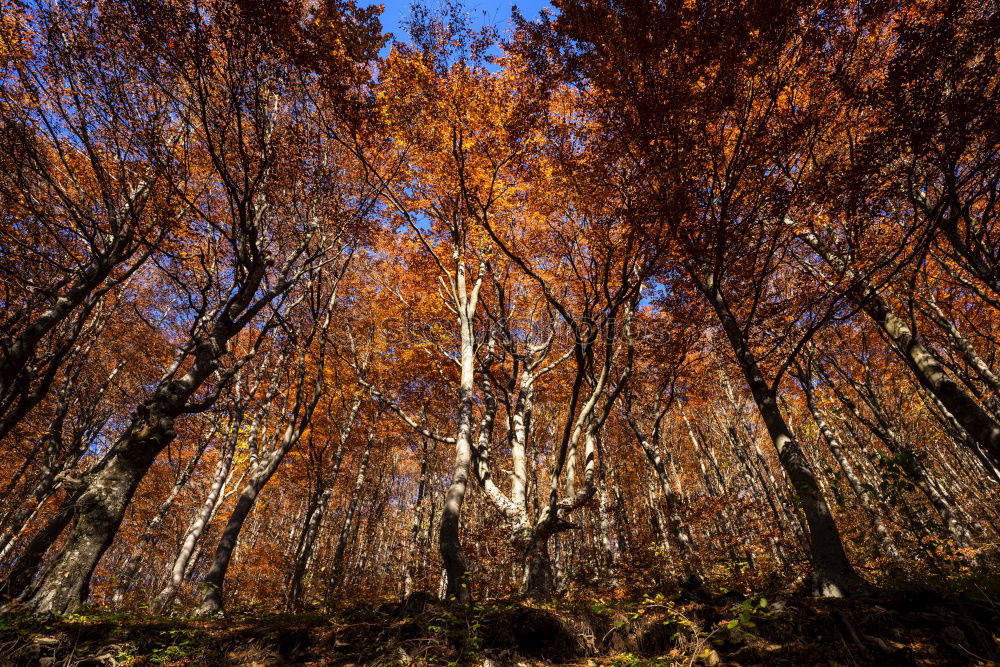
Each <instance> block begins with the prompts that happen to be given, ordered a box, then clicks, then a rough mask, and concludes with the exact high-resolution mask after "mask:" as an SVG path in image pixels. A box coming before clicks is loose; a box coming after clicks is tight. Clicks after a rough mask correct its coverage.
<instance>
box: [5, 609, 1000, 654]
mask: <svg viewBox="0 0 1000 667" xmlns="http://www.w3.org/2000/svg"><path fill="white" fill-rule="evenodd" d="M998 623H1000V606H997V605H995V604H994V603H993V602H991V601H990V600H987V599H982V598H980V599H976V598H973V597H963V598H947V597H942V596H939V595H937V594H932V593H891V594H890V593H880V594H875V595H872V596H869V597H864V598H858V599H852V600H849V601H845V600H820V599H815V598H812V597H809V596H808V595H806V594H804V593H797V594H786V595H775V596H772V598H771V599H768V598H767V597H764V596H762V595H752V596H750V597H747V596H745V595H741V594H737V593H728V592H727V593H718V592H716V593H711V594H709V593H706V592H703V591H695V592H688V593H686V594H674V595H672V596H667V595H662V594H657V595H649V596H646V597H644V598H643V599H641V600H632V601H625V600H615V601H610V600H605V599H600V598H590V599H580V600H576V601H560V602H557V603H553V604H548V605H532V604H528V603H524V602H516V601H503V600H493V601H487V602H483V603H480V604H475V605H472V606H471V607H467V606H462V607H456V606H454V605H444V604H441V603H438V602H436V601H434V600H433V599H432V598H431V597H430V596H428V595H422V594H417V595H415V596H411V598H410V599H408V600H407V601H406V603H402V604H401V603H385V604H383V605H381V606H378V607H376V606H373V605H369V606H367V607H361V606H358V607H354V608H345V609H344V610H343V611H341V612H339V613H336V614H333V615H270V616H259V615H250V614H242V615H241V614H234V615H233V616H232V617H230V618H227V619H224V620H223V619H219V620H198V619H185V618H176V617H153V616H143V615H139V614H121V613H99V612H96V611H95V612H92V613H88V614H86V615H75V616H70V617H66V618H63V619H59V620H49V621H45V620H39V619H35V618H31V617H28V616H23V615H16V614H14V615H10V614H9V615H7V616H3V617H0V664H2V665H8V664H11V665H52V666H53V667H54V666H57V665H58V666H62V665H66V666H71V665H76V666H80V667H82V666H85V665H89V666H97V665H102V666H104V665H114V666H122V665H310V664H312V665H327V664H335V665H342V664H343V665H346V664H356V665H398V664H403V665H405V664H412V665H422V664H452V665H483V666H491V667H499V666H501V665H503V666H505V665H525V666H528V665H530V666H535V665H581V666H582V665H588V666H596V665H621V666H625V665H675V664H680V665H872V664H878V665H913V664H917V665H967V664H977V665H991V664H1000V645H998V642H1000V631H998V628H1000V624H998Z"/></svg>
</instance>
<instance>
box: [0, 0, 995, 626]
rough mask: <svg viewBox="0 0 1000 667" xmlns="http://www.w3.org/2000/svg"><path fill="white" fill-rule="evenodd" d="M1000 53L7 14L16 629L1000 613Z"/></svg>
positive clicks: (916, 5) (677, 36) (363, 19)
mask: <svg viewBox="0 0 1000 667" xmlns="http://www.w3.org/2000/svg"><path fill="white" fill-rule="evenodd" d="M998 43H1000V21H998V18H997V15H996V11H995V6H994V5H992V4H991V3H986V2H983V3H979V2H971V1H950V0H912V1H908V2H897V3H887V2H875V3H868V2H849V1H844V2H841V1H839V0H831V1H828V2H813V3H791V2H789V3H783V2H772V1H766V2H765V1H760V2H757V1H754V0H746V1H741V2H737V1H729V0H721V1H719V0H717V1H708V0H704V1H694V2H687V1H685V2H676V3H655V2H643V1H638V0H637V1H632V0H628V1H623V2H603V1H601V0H587V1H584V0H555V2H554V3H553V8H552V9H551V10H546V11H545V12H543V13H542V14H541V16H539V17H538V18H536V19H532V20H528V19H525V18H523V17H520V16H518V15H516V14H515V17H514V20H513V21H512V23H511V25H509V26H500V27H497V28H489V29H484V30H473V29H472V28H471V27H470V24H469V22H468V20H467V18H466V16H465V14H464V12H463V10H462V8H461V7H458V6H452V5H449V6H447V7H446V8H445V9H444V10H442V11H437V10H430V9H427V8H422V7H415V8H414V10H413V12H412V14H411V23H410V26H409V35H408V36H405V37H400V38H398V39H390V38H389V36H388V35H384V34H383V29H382V27H381V24H380V23H379V8H377V7H376V8H366V7H361V6H358V5H356V4H355V3H354V2H353V1H348V0H345V1H339V0H338V1H325V0H324V1H319V2H299V1H297V0H295V1H293V0H281V1H280V2H262V1H261V2H258V1H256V0H210V1H208V2H200V1H199V2H188V1H187V0H124V1H122V0H115V1H105V0H59V1H55V0H52V1H49V0H43V1H40V2H25V3H22V2H18V1H16V0H0V303H2V310H0V325H2V331H0V470H2V473H3V474H2V475H0V486H2V491H0V592H2V593H3V595H4V600H5V602H6V603H7V605H8V607H7V609H8V610H10V609H20V610H28V611H30V612H38V613H54V614H58V615H63V614H68V613H72V612H74V611H77V610H79V609H80V607H81V605H84V604H93V605H97V606H101V607H109V608H118V609H139V608H145V607H147V606H150V607H152V608H153V609H155V610H156V611H158V612H162V613H173V612H174V611H182V612H185V613H186V612H197V613H199V614H201V615H205V616H214V615H219V614H222V613H223V612H224V611H225V610H269V611H286V612H293V611H302V610H327V609H331V608H334V607H336V606H337V605H338V604H340V603H342V602H343V601H345V600H355V599H359V598H360V599H365V600H382V599H386V598H405V597H407V596H412V595H411V594H413V593H415V592H417V591H430V592H432V593H433V594H434V595H441V596H442V597H445V598H455V599H457V600H460V601H466V602H468V601H471V600H479V599H487V598H498V597H509V596H524V597H527V598H533V599H550V598H553V597H564V598H565V597H570V598H572V597H573V596H582V595H601V596H604V597H605V598H613V597H628V596H635V595H641V594H643V593H646V592H650V591H663V590H673V589H678V588H681V587H684V588H686V589H697V588H699V587H703V586H712V585H725V586H729V587H734V586H736V587H743V588H745V589H746V590H752V589H754V588H755V587H758V586H773V585H775V582H779V585H781V586H787V587H792V586H798V585H802V586H805V587H807V588H808V590H809V591H810V592H812V593H814V594H816V595H820V596H828V597H843V596H854V595H864V594H867V593H870V592H871V591H872V590H874V589H875V588H893V587H900V586H903V587H905V586H907V585H912V584H914V583H915V582H921V583H922V584H924V585H929V586H931V587H934V588H938V589H940V590H947V591H953V592H954V591H973V590H976V589H978V590H980V591H983V590H985V589H989V588H990V587H995V585H996V581H995V573H996V566H997V562H998V560H997V559H998V557H1000V554H998V553H997V551H996V545H997V543H998V539H1000V532H998V530H1000V528H998V525H1000V524H998V521H1000V517H998V514H997V506H998V500H1000V356H998V355H1000V231H998V229H1000V227H998V223H997V220H996V212H997V198H998V175H1000V155H998V131H1000V118H998V117H997V110H998V108H1000V99H998V97H1000V91H998V78H1000V74H998V73H1000V67H998V63H997V48H996V45H997V44H998Z"/></svg>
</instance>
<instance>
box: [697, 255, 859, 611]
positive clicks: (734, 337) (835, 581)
mask: <svg viewBox="0 0 1000 667" xmlns="http://www.w3.org/2000/svg"><path fill="white" fill-rule="evenodd" d="M714 279H715V277H714V276H711V275H710V276H709V277H708V281H707V282H705V281H702V280H701V279H698V278H696V280H697V282H698V286H699V287H700V288H701V289H702V291H703V293H704V294H705V296H706V298H707V299H708V300H709V302H710V303H711V305H712V307H713V309H714V310H715V312H716V315H717V316H718V318H719V321H720V323H721V324H722V328H723V330H724V331H725V332H726V336H727V337H728V339H729V344H730V345H731V346H732V349H733V353H734V354H735V356H736V359H737V361H738V363H739V366H740V370H742V371H743V376H744V378H745V379H746V381H747V384H748V385H749V386H750V393H751V394H752V396H753V398H754V402H755V403H756V404H757V409H758V410H759V411H760V415H761V418H762V419H763V420H764V424H765V425H766V427H767V432H768V434H769V435H770V436H771V441H772V442H773V443H774V446H775V449H777V451H778V460H779V462H780V463H781V466H782V468H783V469H784V471H785V473H786V474H787V475H788V478H789V480H790V481H791V485H792V489H793V490H794V493H795V497H796V500H797V501H798V503H799V504H800V505H801V507H802V510H803V511H804V512H805V515H806V522H807V523H808V526H809V538H810V555H811V561H812V566H813V590H814V592H815V593H816V594H817V595H822V596H825V597H843V596H845V595H849V594H850V593H852V592H854V591H857V590H860V589H862V588H864V587H865V583H864V581H863V580H862V579H861V577H859V576H858V574H857V573H856V572H855V571H854V568H853V567H852V566H851V563H850V561H849V560H848V559H847V553H846V552H845V551H844V545H843V543H842V542H841V539H840V530H839V529H838V528H837V523H836V521H834V518H833V514H832V512H831V511H830V507H829V505H828V504H827V502H826V498H824V497H823V494H822V493H821V491H820V488H819V484H818V482H817V481H816V476H815V474H813V470H812V468H811V466H810V465H809V462H808V461H807V460H806V458H805V455H804V454H803V452H802V449H801V448H800V447H799V444H798V443H797V442H796V441H795V439H794V438H793V437H792V433H791V431H790V430H789V428H788V425H787V424H786V423H785V420H784V418H783V417H782V415H781V412H780V410H779V409H778V402H777V396H776V395H775V393H774V391H773V390H772V389H771V387H770V385H769V384H768V383H767V382H766V381H765V380H764V376H763V375H762V373H761V371H760V368H759V367H758V365H757V360H756V358H755V357H754V355H753V352H752V351H751V349H750V347H749V345H747V342H746V340H745V339H744V337H743V328H742V327H741V326H740V325H739V323H738V322H737V321H736V319H735V317H734V316H733V314H732V312H731V311H730V309H729V305H728V304H727V303H726V301H725V300H724V298H723V296H722V293H721V291H720V290H719V287H718V286H717V285H715V284H714Z"/></svg>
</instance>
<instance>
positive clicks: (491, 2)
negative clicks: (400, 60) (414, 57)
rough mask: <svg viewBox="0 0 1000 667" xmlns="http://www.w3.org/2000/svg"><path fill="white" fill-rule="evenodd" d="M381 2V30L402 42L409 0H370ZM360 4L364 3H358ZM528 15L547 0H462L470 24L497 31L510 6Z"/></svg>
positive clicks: (502, 29) (507, 21) (504, 26)
mask: <svg viewBox="0 0 1000 667" xmlns="http://www.w3.org/2000/svg"><path fill="white" fill-rule="evenodd" d="M379 1H380V2H381V4H384V5H385V11H383V12H382V26H383V30H384V31H385V32H391V33H393V34H394V35H395V36H396V38H397V39H401V40H403V41H405V39H406V31H405V30H404V29H403V27H402V24H403V21H404V20H405V19H406V17H407V15H408V14H409V13H410V5H411V4H412V0H372V4H377V3H379ZM358 4H361V5H364V4H366V3H364V2H361V3H358ZM427 4H428V5H429V6H431V7H434V6H435V2H434V0H429V1H428V2H427ZM515 4H516V5H517V8H518V9H519V10H520V11H521V13H522V14H524V15H525V16H527V17H528V18H534V17H536V16H538V13H539V12H540V11H541V10H542V8H543V7H548V6H550V5H549V3H548V2H547V0H519V1H518V2H516V3H511V2H498V1H496V0H466V2H465V9H466V11H467V12H468V13H469V17H470V18H471V19H472V25H473V26H474V27H476V28H479V27H482V26H484V25H493V26H495V27H496V28H497V29H498V30H500V32H501V34H502V33H504V32H506V30H507V28H508V27H509V26H510V16H511V9H512V8H513V7H514V5H515Z"/></svg>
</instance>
